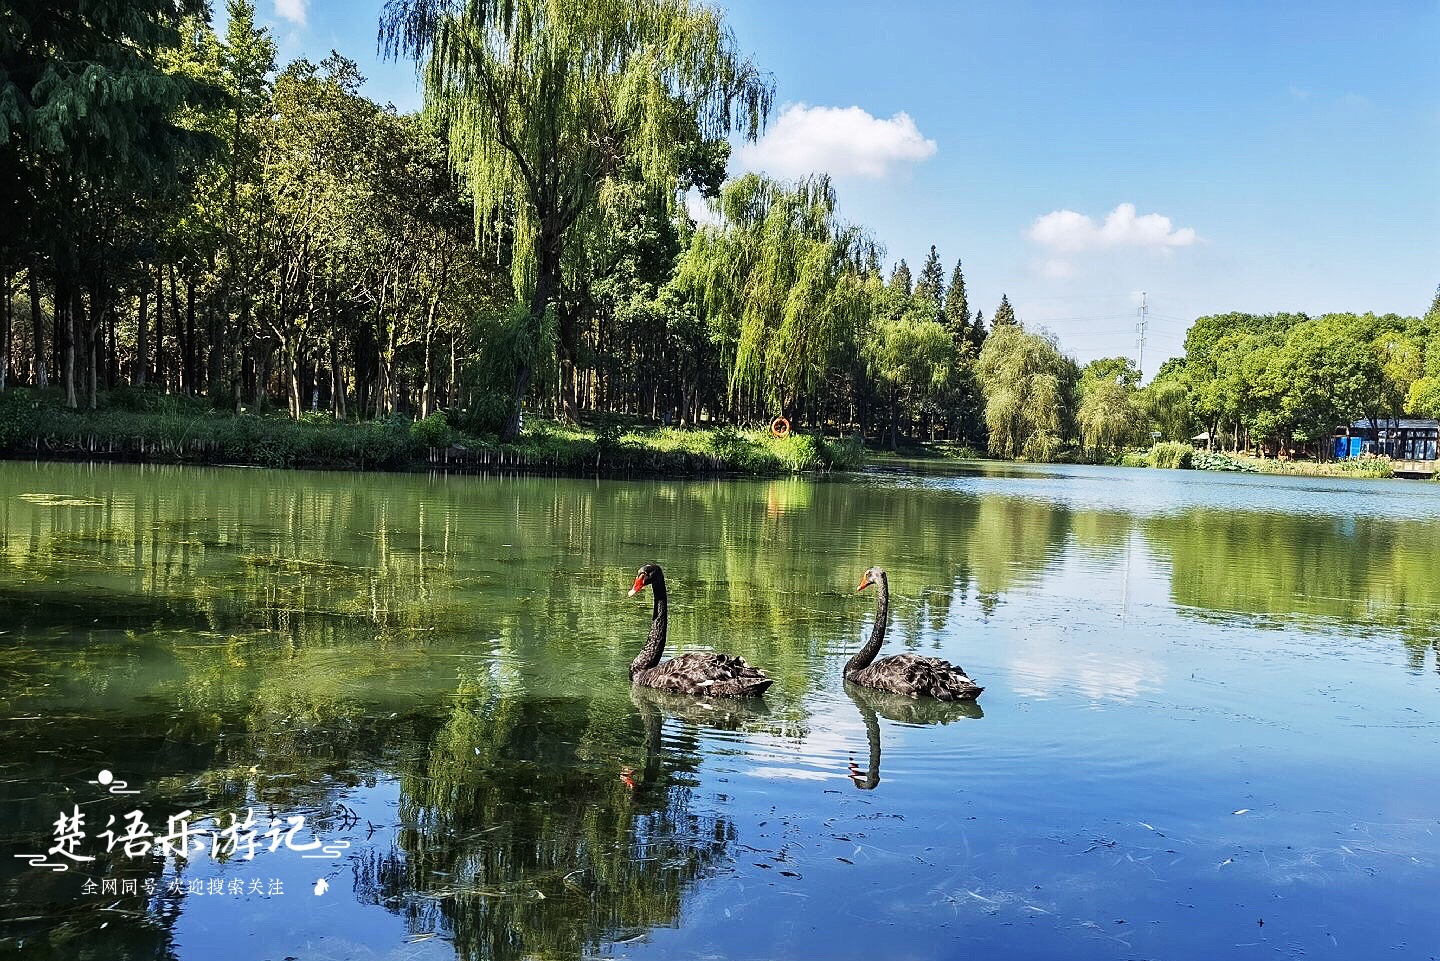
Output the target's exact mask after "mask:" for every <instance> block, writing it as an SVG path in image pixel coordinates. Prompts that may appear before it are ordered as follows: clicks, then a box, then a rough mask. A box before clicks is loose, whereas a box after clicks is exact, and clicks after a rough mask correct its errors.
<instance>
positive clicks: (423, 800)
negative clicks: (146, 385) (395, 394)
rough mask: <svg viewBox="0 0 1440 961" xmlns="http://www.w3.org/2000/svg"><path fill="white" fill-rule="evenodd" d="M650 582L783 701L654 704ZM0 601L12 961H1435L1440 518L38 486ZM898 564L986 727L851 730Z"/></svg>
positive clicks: (1143, 482) (995, 495)
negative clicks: (164, 851)
mask: <svg viewBox="0 0 1440 961" xmlns="http://www.w3.org/2000/svg"><path fill="white" fill-rule="evenodd" d="M649 560H657V561H658V562H660V563H661V564H663V565H664V566H665V568H666V573H667V579H668V581H669V583H670V590H671V601H672V604H673V605H674V609H673V610H672V613H671V639H672V648H671V651H672V652H674V651H678V650H684V649H695V648H697V647H704V648H709V647H713V648H719V649H724V650H728V651H731V652H734V653H739V654H743V655H744V656H745V657H746V658H747V659H749V660H750V661H752V662H753V663H756V664H759V665H761V666H763V667H764V668H765V669H766V670H767V671H768V672H769V673H771V675H772V676H774V677H776V678H777V682H776V684H775V687H774V688H773V689H772V691H771V693H770V694H769V695H768V696H767V697H766V698H765V699H764V701H763V702H762V703H758V704H754V705H750V706H745V707H741V706H736V705H733V704H732V705H727V704H724V703H706V702H703V701H696V700H688V701H687V700H680V701H675V700H665V699H660V698H656V697H654V696H653V695H652V696H649V697H647V696H642V695H640V694H637V693H633V692H632V691H631V690H630V688H629V685H628V682H627V678H626V665H627V664H628V662H629V660H630V658H631V657H633V656H634V654H635V652H636V650H637V649H638V647H639V645H640V644H641V643H642V642H643V639H644V636H645V633H646V630H647V628H648V624H649V616H650V606H649V602H648V595H646V597H645V598H644V599H635V600H627V599H626V596H625V594H626V591H627V589H628V587H629V584H630V581H631V579H632V578H633V576H634V571H635V569H636V568H637V567H639V566H640V565H641V564H642V563H644V562H646V561H649ZM0 563H3V566H4V575H3V578H0V809H3V812H4V817H3V821H0V954H7V953H14V954H17V955H18V956H20V957H33V958H97V959H99V958H104V959H117V958H118V959H128V958H136V959H150V958H171V957H173V958H181V959H204V961H208V959H230V958H236V959H251V958H255V959H274V961H282V959H311V958H314V959H321V958H325V959H335V958H362V959H372V958H386V959H388V958H396V959H399V958H405V959H442V961H445V959H452V958H463V959H467V961H470V959H497V961H502V959H521V958H530V957H543V958H554V959H578V958H589V957H606V958H635V959H671V958H714V957H733V958H747V959H750V958H753V959H763V958H806V959H809V958H815V959H832V958H838V959H844V958H871V957H884V958H916V959H941V958H961V957H994V958H1035V959H1055V958H1087V959H1088V958H1096V959H1109V958H1115V959H1131V958H1163V959H1191V958H1193V959H1214V958H1300V957H1304V958H1317V957H1318V958H1332V957H1333V958H1346V959H1353V958H1406V959H1408V958H1430V957H1433V956H1435V955H1436V953H1437V951H1440V900H1437V895H1440V799H1437V798H1440V795H1437V791H1436V788H1437V786H1440V773H1437V772H1440V673H1437V669H1436V667H1437V665H1436V653H1437V638H1440V624H1437V618H1440V484H1435V485H1426V484H1421V483H1405V482H1394V483H1388V482H1370V483H1351V482H1332V481H1316V480H1305V479H1284V478H1280V479H1277V478H1265V479H1263V480H1261V479H1258V478H1254V477H1244V476H1219V477H1216V476H1206V475H1201V474H1196V473H1189V472H1179V473H1177V472H1166V471H1119V470H1105V469H1081V468H1056V469H1032V470H1017V469H989V470H981V469H975V470H971V471H965V472H961V473H959V474H949V475H944V474H942V475H928V476H922V475H913V474H895V475H891V474H876V475H867V476H859V477H854V478H850V479H841V480H831V481H810V480H779V481H766V482H749V481H729V480H727V481H701V482H671V481H656V482H647V481H608V480H607V481H586V480H555V479H484V478H469V477H448V478H447V477H426V476H395V475H363V476H358V475H345V474H307V473H274V472H263V471H247V470H188V469H156V468H136V467H108V466H107V467H90V466H76V465H32V464H19V463H0ZM876 564H878V565H881V566H884V567H885V568H887V569H888V570H889V572H890V581H891V585H892V589H893V591H894V595H895V596H894V607H895V610H894V611H893V612H892V625H891V640H890V642H889V644H888V645H887V650H888V651H889V652H890V653H895V652H898V651H902V650H907V649H908V650H916V651H921V652H924V653H933V654H936V655H939V656H943V657H946V658H949V659H951V660H953V661H955V662H957V663H960V664H962V665H964V666H965V668H966V669H967V670H968V671H969V672H970V673H971V674H972V675H973V676H974V677H976V678H977V679H978V680H980V681H981V683H983V684H985V685H986V692H985V695H984V696H983V697H982V698H981V701H980V705H981V708H982V710H969V711H966V710H959V709H951V710H944V709H941V708H940V707H939V706H938V705H935V704H928V705H927V704H921V703H918V702H912V701H905V700H902V701H896V700H887V699H884V698H878V697H875V696H873V695H868V696H867V695H865V694H864V693H863V692H859V691H853V690H851V691H847V690H846V689H845V687H844V686H843V685H842V683H841V680H840V670H841V666H842V664H843V663H844V661H845V659H846V658H847V657H848V656H849V654H850V652H851V651H852V650H853V649H854V648H855V646H856V645H857V643H858V641H859V639H860V638H861V637H862V634H863V632H864V631H865V630H867V629H868V627H869V623H870V619H871V617H872V604H873V597H871V596H870V595H869V594H868V593H867V594H864V595H858V596H857V595H856V594H855V593H854V585H855V584H856V583H857V582H858V579H859V576H860V573H861V572H862V571H863V570H864V569H865V568H866V567H869V566H871V565H876ZM101 771H109V772H112V773H113V776H114V778H115V780H114V781H112V782H111V783H110V784H109V785H106V784H104V783H101V778H100V774H99V772H101ZM120 780H123V781H125V782H126V784H127V785H128V787H127V788H126V789H128V790H136V791H138V792H139V793H138V794H134V795H128V796H120V795H115V794H112V793H110V790H109V788H111V787H117V786H118V782H119V781H120ZM137 809H138V810H143V812H144V813H145V815H146V820H147V823H148V824H149V825H150V826H151V827H152V828H154V829H155V833H163V830H164V828H165V825H166V820H167V816H170V815H177V814H180V813H181V812H184V811H190V812H192V814H191V820H193V821H194V822H196V823H197V824H199V825H201V826H202V827H203V826H206V825H207V824H208V826H209V828H211V829H213V830H219V829H220V827H219V826H220V825H227V824H229V820H230V816H231V815H232V814H237V813H238V814H239V816H240V817H242V818H243V817H244V815H245V812H246V811H247V810H250V811H253V812H254V814H255V816H256V818H257V819H258V823H259V824H260V825H261V826H260V827H258V828H257V829H256V830H264V829H265V826H268V825H269V824H270V819H271V817H272V816H274V817H278V818H280V819H281V821H282V822H283V821H284V819H285V818H287V817H291V816H300V815H303V816H304V817H305V819H306V821H305V828H304V832H303V833H300V834H297V835H296V836H295V838H294V840H295V841H296V843H297V844H298V843H301V842H304V841H307V840H308V839H310V838H311V837H314V838H317V839H321V840H323V841H325V842H326V843H327V844H336V843H337V842H342V841H343V842H347V843H348V847H346V848H344V849H343V850H341V849H340V848H339V847H338V846H336V847H334V848H333V849H332V854H333V856H329V855H325V856H317V857H305V856H304V853H314V852H304V853H302V852H300V851H295V850H291V849H289V848H287V847H285V846H283V845H281V846H280V847H279V849H278V850H275V851H270V850H269V849H268V842H267V845H263V846H262V847H261V848H260V850H259V853H257V854H255V856H254V857H253V858H251V859H246V858H243V857H240V856H238V855H231V856H226V854H225V852H223V851H222V852H220V853H219V854H217V855H216V856H211V852H210V850H209V849H208V848H207V849H206V850H205V851H201V852H194V853H192V855H191V856H190V857H189V858H188V859H185V860H181V859H178V858H176V857H174V856H169V857H162V856H160V855H159V854H158V853H156V851H154V850H153V849H152V850H151V851H148V852H145V851H140V852H137V853H136V854H135V855H134V856H127V855H126V853H125V851H124V845H123V844H116V846H115V847H114V848H113V850H110V851H108V852H107V850H106V844H107V841H106V839H105V838H103V837H102V836H101V832H102V831H104V830H105V828H106V825H107V824H108V823H109V818H111V817H114V818H115V822H114V825H121V824H123V821H124V815H125V814H126V812H129V811H132V810H137ZM74 810H78V811H79V812H81V814H82V815H83V817H84V819H85V823H84V825H83V830H84V832H85V835H86V836H85V838H84V840H83V841H80V842H78V843H76V844H74V845H72V846H71V847H70V848H69V849H68V850H70V851H72V852H74V853H76V854H85V855H90V856H94V857H95V860H94V861H88V862H68V864H69V867H70V869H69V870H67V871H63V872H61V871H53V870H50V869H48V868H45V867H41V866H36V867H32V866H31V865H30V861H29V859H26V858H19V857H15V856H13V855H17V854H43V853H45V852H46V851H47V850H48V849H49V848H51V847H52V846H54V845H56V843H57V830H56V826H55V822H56V820H57V818H58V817H59V815H60V814H61V813H66V814H69V813H71V812H72V811H74ZM211 818H215V819H217V820H218V824H217V823H216V822H215V821H209V820H208V819H211ZM114 825H112V830H114V831H115V832H116V833H119V831H120V828H119V827H115V826H114ZM53 857H54V858H57V859H63V855H61V854H56V855H54V856H53ZM321 881H323V882H324V884H323V885H322V884H320V883H319V882H321ZM87 882H93V883H92V884H87ZM106 882H109V884H108V885H107V883H106ZM126 882H129V885H127V884H126ZM110 885H113V886H114V890H113V891H110V890H108V887H109V886H110ZM147 887H151V888H153V890H154V893H153V894H149V895H147V894H146V893H145V891H146V888H147ZM89 888H94V889H95V890H93V891H91V890H88V889H89ZM127 888H128V889H130V890H133V891H134V892H135V893H128V892H127ZM317 890H323V892H324V893H316V892H317Z"/></svg>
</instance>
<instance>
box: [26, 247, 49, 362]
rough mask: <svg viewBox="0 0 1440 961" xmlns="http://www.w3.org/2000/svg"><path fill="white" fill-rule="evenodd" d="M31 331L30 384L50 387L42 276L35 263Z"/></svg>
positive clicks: (31, 301)
mask: <svg viewBox="0 0 1440 961" xmlns="http://www.w3.org/2000/svg"><path fill="white" fill-rule="evenodd" d="M28 273H29V274H30V278H29V279H30V329H31V337H32V338H34V341H35V342H34V343H33V344H31V349H30V355H31V356H30V363H31V365H32V367H31V371H30V383H32V384H34V385H35V386H36V387H42V388H43V387H48V386H50V380H49V377H48V372H47V371H46V370H45V325H44V322H43V321H42V320H41V314H40V274H39V271H37V270H36V269H35V262H34V261H31V262H30V269H29V271H28Z"/></svg>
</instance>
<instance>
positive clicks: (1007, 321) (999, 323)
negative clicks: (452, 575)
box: [990, 294, 1019, 330]
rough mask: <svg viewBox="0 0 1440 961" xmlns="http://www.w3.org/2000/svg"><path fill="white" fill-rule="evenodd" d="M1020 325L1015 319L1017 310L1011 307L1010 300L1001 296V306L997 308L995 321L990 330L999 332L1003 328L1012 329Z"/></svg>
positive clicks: (992, 322)
mask: <svg viewBox="0 0 1440 961" xmlns="http://www.w3.org/2000/svg"><path fill="white" fill-rule="evenodd" d="M1018 323H1019V321H1017V320H1016V319H1015V308H1014V307H1011V306H1010V298H1009V297H1007V296H1005V295H1004V294H1001V295H1000V306H999V307H996V308H995V319H994V320H993V321H991V323H990V328H991V329H992V330H999V329H1000V328H1001V327H1012V326H1015V325H1016V324H1018Z"/></svg>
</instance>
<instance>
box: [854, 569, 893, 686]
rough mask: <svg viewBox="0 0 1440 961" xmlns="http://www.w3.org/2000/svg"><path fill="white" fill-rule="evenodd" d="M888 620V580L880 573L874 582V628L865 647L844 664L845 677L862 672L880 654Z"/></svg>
mask: <svg viewBox="0 0 1440 961" xmlns="http://www.w3.org/2000/svg"><path fill="white" fill-rule="evenodd" d="M889 618H890V580H889V578H887V577H886V576H885V573H884V572H883V571H882V572H881V573H880V579H879V580H878V581H876V582H875V627H874V628H872V629H871V631H870V640H868V641H866V642H865V646H864V647H862V648H860V650H858V651H856V652H855V656H854V657H852V658H850V660H849V661H847V662H846V663H845V676H846V677H849V676H850V675H852V674H854V673H855V672H856V671H859V670H863V669H864V668H866V667H868V666H869V665H870V662H871V661H873V660H875V655H876V654H879V653H880V648H881V646H883V645H884V643H885V622H886V621H887V620H889Z"/></svg>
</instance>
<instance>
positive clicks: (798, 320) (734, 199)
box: [674, 174, 874, 414]
mask: <svg viewBox="0 0 1440 961" xmlns="http://www.w3.org/2000/svg"><path fill="white" fill-rule="evenodd" d="M835 204H836V199H835V191H834V189H833V188H832V187H831V185H830V180H829V178H828V177H815V178H811V179H808V180H804V181H801V182H800V183H798V184H793V185H791V184H784V183H780V182H778V181H774V180H769V179H767V178H764V177H760V176H758V175H756V174H747V175H746V176H744V177H741V178H740V179H738V180H736V181H734V182H732V183H730V184H728V185H726V187H725V189H724V190H723V192H722V193H721V195H720V198H719V199H718V201H717V202H715V203H714V204H713V209H714V211H715V213H716V214H717V215H718V216H719V218H720V223H718V224H714V225H710V224H706V225H702V226H700V227H699V228H698V229H697V230H696V231H695V233H694V235H693V236H692V238H691V243H690V246H689V248H688V249H687V250H686V251H685V254H684V256H683V257H682V258H681V262H680V267H679V270H678V271H677V274H676V278H675V281H674V284H675V286H676V288H677V289H679V290H681V291H683V292H684V293H685V294H686V295H687V296H689V297H690V298H691V299H692V301H693V302H695V303H696V304H697V305H698V308H699V311H700V314H701V315H702V317H703V318H704V320H705V322H706V324H707V326H708V327H709V328H710V330H711V336H712V337H713V338H714V339H715V340H716V341H717V342H718V343H719V344H720V346H721V354H722V363H723V364H724V365H725V366H726V367H727V368H728V369H729V371H730V389H731V391H732V393H733V394H734V395H735V396H736V397H737V398H740V399H742V400H746V401H750V402H756V403H762V404H771V405H773V406H774V408H775V409H778V410H779V411H781V412H784V413H787V414H788V413H789V412H790V409H791V407H792V405H794V404H795V402H796V401H797V400H798V399H799V398H800V397H801V395H803V394H806V393H812V392H814V391H816V390H817V389H818V388H820V387H821V386H822V385H823V384H824V383H825V380H826V376H827V374H828V373H829V372H830V371H831V368H832V366H833V365H834V364H835V363H836V362H837V360H838V359H839V356H840V354H841V352H842V351H843V350H844V349H845V347H846V345H848V344H852V343H853V338H854V334H855V331H856V330H857V328H858V327H859V324H860V323H861V321H862V320H864V319H865V318H867V317H868V316H869V314H870V310H871V307H872V298H871V296H870V292H869V290H868V289H867V286H866V284H865V282H864V280H863V278H862V270H863V267H864V264H865V262H866V261H867V260H868V259H869V258H870V257H871V256H872V255H873V254H874V249H873V244H872V243H871V242H870V240H869V239H868V238H867V237H866V235H865V234H864V232H863V231H862V230H860V228H858V227H855V226H852V225H848V224H845V223H842V222H841V221H840V220H839V219H838V218H837V217H836V216H835Z"/></svg>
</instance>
